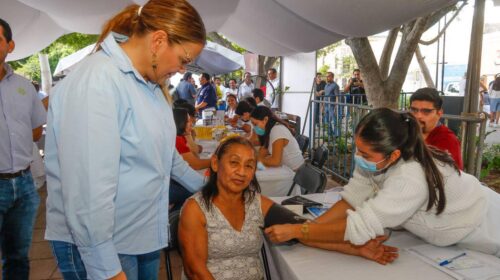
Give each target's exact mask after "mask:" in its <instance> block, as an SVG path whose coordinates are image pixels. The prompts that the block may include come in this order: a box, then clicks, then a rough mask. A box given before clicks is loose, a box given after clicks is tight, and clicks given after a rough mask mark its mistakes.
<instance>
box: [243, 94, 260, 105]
mask: <svg viewBox="0 0 500 280" xmlns="http://www.w3.org/2000/svg"><path fill="white" fill-rule="evenodd" d="M243 101H246V102H248V104H250V105H252V106H253V107H254V108H255V107H257V101H255V98H253V97H252V96H248V97H245V98H244V99H243Z"/></svg>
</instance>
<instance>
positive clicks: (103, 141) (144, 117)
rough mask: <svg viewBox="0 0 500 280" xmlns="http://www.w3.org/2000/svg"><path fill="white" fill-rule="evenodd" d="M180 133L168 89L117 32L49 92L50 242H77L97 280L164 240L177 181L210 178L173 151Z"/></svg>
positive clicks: (195, 184)
mask: <svg viewBox="0 0 500 280" xmlns="http://www.w3.org/2000/svg"><path fill="white" fill-rule="evenodd" d="M175 131H176V129H175V123H174V119H173V115H172V109H171V107H170V105H169V104H168V103H167V102H166V101H165V99H164V97H163V94H162V92H161V89H160V88H159V87H158V86H157V85H156V84H153V83H150V82H146V81H145V80H144V79H143V77H142V76H141V75H140V74H139V73H138V72H137V70H135V69H134V68H133V66H132V63H131V61H130V59H129V58H128V57H127V55H126V54H125V53H124V52H123V50H122V48H121V47H120V46H119V45H118V43H117V42H116V41H115V39H114V38H113V35H110V36H108V37H107V38H106V39H105V40H104V42H103V44H102V50H101V51H99V52H97V53H95V54H92V55H90V56H89V57H87V58H86V59H85V60H84V61H82V62H81V63H80V65H79V66H77V68H76V69H75V70H73V72H72V73H71V74H70V75H68V76H67V77H66V78H65V79H64V80H63V81H62V82H60V83H59V84H58V85H57V86H56V87H55V89H54V91H53V93H52V94H51V97H50V106H49V114H48V126H47V135H46V145H45V153H46V155H45V163H46V169H47V186H48V198H47V229H46V233H45V238H46V239H48V240H58V241H65V242H70V243H73V244H75V245H76V246H77V247H78V250H79V252H80V254H81V257H82V259H83V262H84V264H85V268H86V270H87V274H88V276H89V277H90V278H91V279H107V278H110V277H112V276H114V275H116V274H117V273H118V272H119V271H120V270H121V265H120V261H119V259H118V255H117V254H118V253H119V254H129V255H137V254H144V253H148V252H152V251H155V250H158V249H160V248H163V247H166V246H167V242H168V238H169V236H168V189H169V183H170V178H171V177H172V178H174V179H175V180H177V181H178V182H180V183H181V184H183V185H184V186H185V187H186V188H188V189H189V190H190V191H192V192H195V191H198V190H199V189H200V187H201V185H202V183H203V178H202V177H201V176H200V175H199V174H198V173H197V172H195V171H194V170H192V169H191V168H190V167H189V166H188V165H187V163H186V162H185V161H184V160H183V159H182V157H181V156H180V155H179V154H178V152H177V150H176V149H175Z"/></svg>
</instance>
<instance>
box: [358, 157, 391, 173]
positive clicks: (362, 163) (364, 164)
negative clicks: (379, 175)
mask: <svg viewBox="0 0 500 280" xmlns="http://www.w3.org/2000/svg"><path fill="white" fill-rule="evenodd" d="M384 160H386V159H385V158H384V159H383V160H381V161H379V162H373V161H368V160H366V159H365V158H363V157H362V156H358V155H354V162H355V163H356V165H357V166H358V167H359V168H361V169H363V170H365V171H368V172H377V171H380V170H377V164H379V163H381V162H383V161H384ZM384 168H385V167H384ZM384 168H383V169H384ZM383 169H381V170H383Z"/></svg>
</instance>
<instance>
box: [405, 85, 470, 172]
mask: <svg viewBox="0 0 500 280" xmlns="http://www.w3.org/2000/svg"><path fill="white" fill-rule="evenodd" d="M442 105H443V100H442V99H441V97H440V96H439V93H438V91H437V90H436V89H433V88H421V89H419V90H417V91H415V93H413V94H412V96H411V98H410V112H411V113H412V115H413V116H414V117H415V118H416V119H417V121H418V123H419V124H420V127H421V128H422V136H423V137H424V139H425V143H426V144H427V145H429V146H433V147H436V148H438V149H440V150H442V151H446V152H448V153H450V155H451V157H452V158H453V159H454V160H455V163H456V164H457V166H458V167H459V168H460V169H463V163H462V153H461V150H460V141H459V140H458V138H457V136H455V134H454V133H453V131H451V130H450V129H449V128H448V127H446V126H445V125H443V124H441V122H439V119H440V118H441V116H442V115H443V108H442Z"/></svg>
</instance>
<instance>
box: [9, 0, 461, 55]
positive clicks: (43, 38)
mask: <svg viewBox="0 0 500 280" xmlns="http://www.w3.org/2000/svg"><path fill="white" fill-rule="evenodd" d="M188 1H189V2H190V3H191V4H193V6H195V7H196V8H197V10H198V11H199V13H200V14H201V16H202V18H203V20H204V22H205V25H206V28H207V31H218V32H220V33H222V34H224V35H225V36H227V37H228V38H229V39H230V40H232V41H234V42H235V43H237V44H239V45H241V46H243V47H245V48H246V49H248V50H250V51H252V52H254V53H258V54H262V55H273V56H276V55H289V54H294V53H299V52H310V51H314V50H317V49H319V48H322V47H324V46H326V45H329V44H331V43H334V42H336V41H338V40H341V39H343V38H346V37H355V36H367V35H371V34H375V33H378V32H381V31H384V30H387V29H390V28H392V27H394V26H397V25H399V24H402V23H404V22H407V21H409V20H411V19H413V18H416V17H418V16H422V15H425V14H428V13H430V12H432V11H435V10H437V9H439V8H442V7H445V6H447V5H450V4H453V3H454V2H456V0H380V1H372V0H351V1H344V0H310V1H304V0H188ZM144 2H146V1H145V0H133V1H132V0H108V1H102V0H86V1H81V0H2V1H1V2H0V17H1V18H3V19H5V20H6V21H7V22H9V23H10V24H11V27H12V29H13V33H14V40H15V41H16V50H15V51H14V53H12V54H11V55H10V56H9V57H8V59H10V60H17V59H21V58H24V57H26V56H29V55H31V54H33V53H35V52H37V51H39V50H41V49H43V48H45V47H46V46H48V45H49V44H50V43H51V42H52V41H54V40H55V39H57V38H58V37H59V36H61V35H63V34H65V33H69V32H80V33H89V34H98V33H100V29H101V26H102V25H103V23H104V22H105V20H106V19H108V18H110V17H111V16H112V15H113V14H115V13H117V12H118V11H119V10H120V9H122V8H124V7H125V6H127V5H129V4H133V3H138V4H143V3H144Z"/></svg>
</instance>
